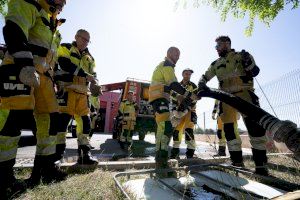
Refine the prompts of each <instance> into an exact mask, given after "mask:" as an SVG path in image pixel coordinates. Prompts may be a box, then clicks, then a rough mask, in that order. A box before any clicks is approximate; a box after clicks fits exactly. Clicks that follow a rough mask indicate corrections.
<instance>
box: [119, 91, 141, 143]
mask: <svg viewBox="0 0 300 200" xmlns="http://www.w3.org/2000/svg"><path fill="white" fill-rule="evenodd" d="M136 113H137V104H136V103H135V102H134V101H133V92H132V91H129V92H128V94H127V98H126V99H125V100H123V101H122V102H121V104H120V107H119V111H118V115H119V119H120V120H121V124H122V132H121V135H120V146H121V148H122V149H125V145H127V147H128V148H130V147H131V145H132V136H133V131H134V127H135V124H136Z"/></svg>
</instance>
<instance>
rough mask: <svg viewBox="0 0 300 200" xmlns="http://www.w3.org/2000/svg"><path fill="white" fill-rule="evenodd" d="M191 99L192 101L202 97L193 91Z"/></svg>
mask: <svg viewBox="0 0 300 200" xmlns="http://www.w3.org/2000/svg"><path fill="white" fill-rule="evenodd" d="M190 99H191V100H192V101H199V100H200V99H201V97H198V96H197V95H196V94H194V93H192V95H191V97H190Z"/></svg>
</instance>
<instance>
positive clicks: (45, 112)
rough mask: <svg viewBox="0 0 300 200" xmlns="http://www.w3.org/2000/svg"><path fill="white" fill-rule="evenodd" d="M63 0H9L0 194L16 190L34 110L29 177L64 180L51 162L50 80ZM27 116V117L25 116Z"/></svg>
mask: <svg viewBox="0 0 300 200" xmlns="http://www.w3.org/2000/svg"><path fill="white" fill-rule="evenodd" d="M65 4H66V1H65V0H53V1H47V0H39V1H33V0H32V1H20V0H11V1H9V3H8V13H7V15H6V17H5V26H4V28H3V35H4V39H5V42H6V45H7V50H8V52H6V54H5V57H4V59H3V62H2V64H1V66H0V77H1V78H0V82H1V83H0V84H1V86H0V119H1V120H0V193H1V194H0V195H1V197H2V198H4V199H5V198H6V197H7V195H8V193H7V192H9V191H10V192H12V193H15V192H17V190H18V189H20V188H18V185H19V184H18V181H16V179H15V177H14V173H13V166H14V164H15V159H16V153H17V147H18V141H19V139H20V135H21V128H22V126H23V120H24V118H27V116H26V113H28V111H29V113H30V110H34V116H35V121H36V126H37V132H36V137H37V146H36V156H35V160H34V168H33V171H32V174H31V178H30V179H29V182H35V183H38V182H39V181H40V179H41V177H42V178H43V181H44V182H52V181H56V180H62V179H64V178H65V176H66V174H64V173H62V172H61V171H60V170H58V169H57V168H56V166H55V159H54V158H55V138H56V133H57V131H56V125H57V115H58V104H57V101H56V98H55V92H54V88H53V82H52V77H51V74H52V68H53V66H54V61H55V56H56V55H55V53H56V33H57V32H56V28H57V24H58V20H57V19H56V15H57V14H58V13H59V12H60V11H62V8H63V7H64V5H65ZM29 117H31V116H29Z"/></svg>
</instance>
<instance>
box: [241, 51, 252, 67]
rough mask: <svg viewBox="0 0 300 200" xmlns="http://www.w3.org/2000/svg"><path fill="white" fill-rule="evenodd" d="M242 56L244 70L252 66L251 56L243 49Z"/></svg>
mask: <svg viewBox="0 0 300 200" xmlns="http://www.w3.org/2000/svg"><path fill="white" fill-rule="evenodd" d="M241 56H242V65H243V67H244V68H247V67H248V66H249V65H251V64H252V60H251V55H250V53H249V52H247V51H245V50H244V49H243V50H242V51H241Z"/></svg>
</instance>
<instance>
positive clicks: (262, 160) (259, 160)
mask: <svg viewBox="0 0 300 200" xmlns="http://www.w3.org/2000/svg"><path fill="white" fill-rule="evenodd" d="M252 155H253V157H252V158H253V161H254V163H255V173H256V174H259V175H263V176H268V175H269V172H268V168H267V162H268V158H267V151H266V150H258V149H254V148H252Z"/></svg>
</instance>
